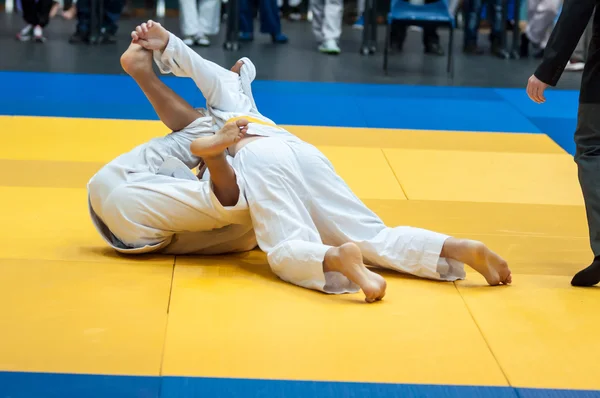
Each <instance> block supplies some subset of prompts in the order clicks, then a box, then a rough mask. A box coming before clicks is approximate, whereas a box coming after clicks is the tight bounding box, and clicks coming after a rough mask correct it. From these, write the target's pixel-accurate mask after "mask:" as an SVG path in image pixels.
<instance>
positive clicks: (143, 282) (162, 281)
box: [0, 72, 600, 398]
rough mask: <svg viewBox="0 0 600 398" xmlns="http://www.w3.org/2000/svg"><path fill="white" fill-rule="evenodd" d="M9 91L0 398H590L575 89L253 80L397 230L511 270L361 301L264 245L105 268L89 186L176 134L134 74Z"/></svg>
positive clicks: (0, 216) (590, 330)
mask: <svg viewBox="0 0 600 398" xmlns="http://www.w3.org/2000/svg"><path fill="white" fill-rule="evenodd" d="M165 81H166V82H167V83H168V84H169V85H170V86H171V87H173V88H174V89H175V90H176V91H178V92H180V93H182V94H183V96H184V97H185V98H186V99H188V100H189V101H190V102H192V103H193V104H194V105H197V106H202V105H203V103H202V99H201V98H200V96H199V94H198V93H197V92H196V90H195V87H194V86H193V85H192V84H191V82H189V81H187V80H184V79H176V78H165ZM0 86H1V87H3V88H4V89H3V90H1V91H0V114H1V115H3V116H0V134H1V139H2V145H0V204H1V206H0V220H2V229H1V230H0V231H1V232H0V241H1V242H2V244H1V245H0V312H1V314H2V316H0V397H11V398H14V397H61V398H62V397H165V398H166V397H323V398H330V397H331V398H333V397H356V398H362V397H382V398H386V397H461V398H462V397H520V398H525V397H563V396H565V397H596V396H600V377H599V375H600V373H599V370H598V369H599V368H598V359H599V358H600V343H599V340H598V333H599V330H600V311H599V309H600V290H599V289H598V288H591V289H578V288H573V287H571V286H570V284H569V282H570V278H571V276H572V275H573V274H574V273H575V272H577V271H578V270H579V269H581V268H582V267H584V266H586V265H587V264H588V263H589V261H590V260H591V258H592V253H591V251H590V249H589V244H588V238H587V236H588V235H587V226H586V222H585V211H584V207H583V200H582V196H581V192H580V189H579V186H578V183H577V172H576V166H575V164H574V162H573V158H572V155H571V154H570V152H572V149H573V148H572V146H570V145H571V144H570V140H571V139H572V134H573V131H574V117H575V115H576V105H577V102H576V101H577V93H574V92H559V91H554V92H550V93H549V95H548V97H549V101H548V103H547V104H545V105H542V106H534V104H530V103H529V102H528V101H527V99H526V97H525V93H524V92H523V91H522V90H496V89H472V88H444V87H437V88H436V87H408V86H372V85H351V84H313V83H287V82H256V83H255V85H254V90H255V96H256V101H257V103H258V106H259V109H260V110H261V111H262V112H263V113H264V114H265V115H267V116H268V117H270V118H272V119H273V120H275V121H276V122H277V123H279V124H281V125H284V126H285V127H287V128H288V129H289V130H290V131H291V132H293V133H295V134H297V135H298V136H299V137H301V138H303V139H305V140H306V141H308V142H310V143H312V144H314V145H316V146H318V147H319V148H320V149H321V150H322V151H323V152H324V153H325V154H326V155H327V156H328V157H329V158H330V160H331V161H332V163H333V164H334V166H335V168H336V170H337V171H338V173H339V174H340V175H341V176H342V177H343V178H344V179H345V180H346V182H347V183H348V184H349V185H350V187H351V188H352V189H353V190H354V192H355V193H356V194H357V196H359V197H360V198H361V199H362V200H363V201H364V202H365V203H366V204H367V205H368V206H369V207H370V208H372V209H373V210H374V211H375V212H376V213H377V214H379V215H380V216H381V217H382V218H383V220H384V221H385V222H386V223H387V224H388V225H390V226H396V225H412V226H418V227H422V228H427V229H432V230H436V231H439V232H444V233H447V234H450V235H454V236H457V237H469V238H474V239H479V240H482V241H484V242H486V243H487V244H488V245H489V246H490V247H491V248H492V249H494V250H496V251H497V252H498V253H500V254H501V255H502V256H504V257H505V258H506V259H507V260H508V262H509V264H510V267H511V269H512V271H513V275H514V276H513V281H514V283H513V285H512V286H507V287H488V286H486V285H485V281H484V279H483V278H482V277H480V276H479V275H478V274H475V273H473V272H469V273H468V275H467V279H466V280H465V281H459V282H456V283H441V282H433V281H428V280H420V279H416V278H412V277H409V276H405V275H400V274H397V273H393V272H388V271H378V272H381V273H382V274H383V275H384V276H385V277H386V278H387V281H388V290H387V295H386V297H385V299H384V300H383V301H382V302H380V303H377V304H371V305H369V304H366V303H364V301H363V299H362V296H361V294H355V295H343V296H327V295H323V294H320V293H316V292H313V291H309V290H306V289H302V288H299V287H296V286H293V285H290V284H287V283H284V282H282V281H279V280H278V279H277V278H276V277H275V276H274V275H273V274H272V273H271V272H270V270H269V268H268V265H267V263H266V258H265V255H264V254H262V253H261V252H260V251H252V252H248V253H243V254H237V255H226V256H214V257H194V256H189V257H188V256H181V257H180V256H178V257H174V256H164V255H148V256H144V257H126V256H120V255H117V254H116V253H115V252H113V251H112V250H111V249H109V248H108V247H107V246H106V244H105V243H104V242H103V240H102V239H101V238H100V236H99V235H98V234H97V233H96V231H95V229H94V227H93V226H92V223H91V222H90V220H89V218H88V213H87V197H86V190H85V185H86V182H87V180H88V179H89V178H90V177H91V176H92V175H93V174H94V173H95V172H96V171H97V170H98V169H99V168H100V167H102V165H103V164H105V163H106V162H108V161H110V160H111V159H112V158H114V157H116V156H118V155H119V154H121V153H123V152H125V151H128V150H130V149H131V148H133V147H134V146H136V145H138V144H140V143H142V142H144V141H146V140H148V139H150V138H152V137H157V136H161V135H164V134H166V133H168V130H167V129H166V128H165V127H164V126H163V125H162V124H161V123H160V122H159V121H156V120H154V119H156V116H155V115H154V114H153V112H152V108H151V107H150V106H149V104H147V103H146V101H145V99H144V97H143V95H142V94H141V92H139V90H138V89H137V88H136V87H135V85H134V83H133V82H132V81H130V79H128V78H127V77H125V76H96V75H59V74H53V75H50V74H47V75H44V74H33V73H32V74H28V73H8V72H5V73H0ZM28 86H30V87H32V89H31V90H26V89H23V87H28ZM33 88H35V89H33ZM82 88H85V89H82Z"/></svg>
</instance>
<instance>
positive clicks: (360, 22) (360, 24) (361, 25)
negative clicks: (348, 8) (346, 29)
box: [352, 0, 366, 30]
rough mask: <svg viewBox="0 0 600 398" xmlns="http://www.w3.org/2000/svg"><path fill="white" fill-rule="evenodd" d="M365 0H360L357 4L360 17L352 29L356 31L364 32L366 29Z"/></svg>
mask: <svg viewBox="0 0 600 398" xmlns="http://www.w3.org/2000/svg"><path fill="white" fill-rule="evenodd" d="M365 3H366V2H365V0H358V1H357V4H356V6H357V7H356V10H357V14H358V17H357V19H356V22H354V25H352V28H354V29H358V30H362V29H363V28H364V25H365V18H364V15H363V14H364V13H365Z"/></svg>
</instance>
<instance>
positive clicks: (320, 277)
mask: <svg viewBox="0 0 600 398" xmlns="http://www.w3.org/2000/svg"><path fill="white" fill-rule="evenodd" d="M132 36H133V39H134V40H133V42H134V43H139V44H140V45H142V46H143V47H145V48H147V49H151V50H153V51H154V59H155V61H156V63H157V64H158V66H159V68H160V69H161V71H162V72H163V73H168V72H173V73H174V74H175V75H178V76H189V77H192V79H194V81H195V82H196V84H197V85H198V87H199V88H200V90H201V91H202V92H203V94H204V95H205V97H206V99H207V104H208V110H209V112H210V113H211V114H212V115H213V116H214V117H215V119H216V120H215V121H216V123H217V125H218V126H219V127H220V126H225V127H227V126H228V123H231V120H240V119H246V120H248V121H250V123H249V124H248V126H247V135H248V137H247V138H243V139H242V140H241V141H240V137H241V135H240V134H239V133H238V132H235V131H234V130H231V129H226V128H224V129H222V130H220V131H219V132H217V134H215V135H213V136H206V137H200V138H198V139H197V140H195V141H194V143H192V152H193V153H195V154H196V155H199V156H203V157H204V159H206V160H207V163H208V159H213V160H214V159H215V158H220V159H221V162H220V163H218V162H216V161H211V163H212V165H213V166H214V167H211V165H210V164H209V169H210V171H211V172H214V171H217V170H220V169H230V170H231V174H232V175H233V174H235V176H236V177H234V178H237V180H238V183H239V186H240V190H241V192H242V193H243V194H244V195H245V196H246V198H247V201H248V205H249V207H250V214H251V217H252V222H253V226H254V229H255V233H256V237H257V241H258V244H259V246H260V248H261V249H262V250H263V251H265V252H266V253H267V255H268V261H269V265H270V266H271V269H272V270H273V271H274V272H275V273H276V274H277V275H278V276H279V277H280V278H281V279H283V280H286V281H288V282H291V283H294V284H296V285H299V286H303V287H306V288H310V289H315V290H320V291H323V292H326V293H344V292H353V291H357V290H358V287H360V288H361V289H362V290H363V291H364V293H365V295H366V299H367V301H375V300H378V299H381V298H382V297H383V295H384V294H385V281H384V280H383V278H381V276H379V275H377V274H375V273H373V272H371V271H370V270H368V269H367V268H366V267H365V265H364V263H363V258H364V260H365V261H366V262H367V263H368V264H372V265H376V266H380V267H385V268H389V269H394V270H397V271H400V272H404V273H409V274H412V275H416V276H420V277H424V278H430V279H436V280H456V279H462V278H464V276H465V272H464V267H463V263H468V264H470V265H471V266H473V267H474V268H475V269H476V270H478V271H479V272H481V273H482V274H483V275H484V276H485V277H486V279H487V280H488V282H489V283H490V284H494V285H496V284H500V283H510V282H511V276H510V270H509V269H508V267H507V265H506V262H505V261H504V260H502V259H501V258H500V257H499V256H497V255H496V254H495V253H493V252H491V251H490V250H489V249H488V248H487V247H485V245H483V244H481V243H479V242H473V241H466V240H458V239H454V238H451V237H449V236H447V235H443V234H439V233H436V232H432V231H426V230H423V229H418V228H411V227H396V228H389V227H387V226H385V224H384V223H383V222H382V221H381V220H380V219H379V217H377V215H375V214H374V213H373V212H372V211H371V210H369V209H368V208H367V207H366V206H365V205H364V204H363V203H362V202H361V201H360V200H359V199H358V198H357V197H356V196H355V195H354V194H353V193H352V191H351V190H350V188H349V187H348V186H347V185H346V184H345V183H344V181H343V180H342V179H341V178H340V177H339V176H338V175H337V174H336V173H335V171H334V169H333V167H332V165H331V163H330V162H329V161H328V160H327V159H326V158H325V156H324V155H323V154H322V153H321V152H320V151H318V150H317V149H316V148H315V147H313V146H312V145H310V144H308V143H305V142H303V141H302V140H300V139H299V138H297V137H295V136H294V135H292V134H290V133H289V132H287V131H285V130H283V129H281V128H279V127H277V126H276V125H275V124H274V123H273V122H272V121H271V120H269V119H267V118H265V117H264V116H262V115H261V114H260V113H259V112H258V110H257V108H256V105H255V104H254V101H253V99H252V94H251V91H250V83H251V81H252V80H253V79H254V77H255V73H256V72H255V69H254V66H253V65H252V63H251V62H250V61H249V60H248V59H242V60H241V62H240V63H238V64H237V65H236V67H234V70H237V71H239V72H240V74H239V75H238V74H237V73H234V72H232V71H227V70H225V69H223V68H220V67H219V66H217V65H215V64H214V63H212V62H209V61H206V60H204V59H203V58H202V57H200V55H198V54H197V53H195V52H194V51H192V50H191V49H189V48H188V47H187V46H185V45H184V44H183V43H182V42H181V40H180V39H178V38H177V37H176V36H174V35H173V34H170V33H169V32H167V31H166V30H164V28H162V27H161V26H160V25H159V24H157V23H155V22H152V21H149V22H148V23H147V24H142V25H140V26H139V27H138V28H136V31H135V32H132ZM228 120H229V122H228ZM227 147H230V148H229V149H230V151H231V153H232V154H234V155H235V158H234V160H233V163H232V164H231V165H229V164H228V163H227V162H226V161H225V160H224V157H225V154H224V150H225V149H226V148H227Z"/></svg>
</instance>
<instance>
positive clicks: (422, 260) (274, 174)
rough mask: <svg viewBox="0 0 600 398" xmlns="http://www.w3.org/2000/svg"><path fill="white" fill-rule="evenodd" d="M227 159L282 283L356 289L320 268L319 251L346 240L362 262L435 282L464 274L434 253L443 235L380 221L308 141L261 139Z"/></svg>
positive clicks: (322, 252) (460, 266) (458, 265)
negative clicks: (362, 258) (357, 250)
mask: <svg viewBox="0 0 600 398" xmlns="http://www.w3.org/2000/svg"><path fill="white" fill-rule="evenodd" d="M233 165H234V168H235V170H236V172H237V173H238V174H237V175H238V179H241V180H242V184H243V186H244V191H245V193H246V198H247V200H248V205H249V207H250V215H251V216H252V222H253V225H254V231H255V233H256V238H257V241H258V245H259V247H260V248H261V249H262V250H263V251H265V252H266V253H267V258H268V261H269V265H270V266H271V269H272V270H273V272H274V273H275V274H277V275H278V276H279V277H280V278H281V279H283V280H284V281H287V282H291V283H293V284H296V285H299V286H302V287H305V288H309V289H314V290H320V291H323V292H326V293H344V292H355V291H357V290H358V287H357V286H356V285H354V284H353V283H351V282H350V281H349V280H348V279H347V278H346V277H344V276H342V275H341V274H338V273H327V274H329V275H325V273H324V272H323V261H324V259H325V253H326V252H327V250H329V249H330V248H331V247H332V246H339V245H342V244H344V243H347V242H354V243H356V244H357V245H358V246H359V247H360V249H361V251H362V253H363V256H364V260H365V262H366V263H367V264H370V265H376V266H380V267H384V268H389V269H392V270H395V271H399V272H403V273H408V274H411V275H416V276H419V277H423V278H429V279H436V280H447V281H453V280H456V279H462V278H464V277H465V272H464V265H463V264H462V263H458V262H456V261H453V260H450V261H446V260H445V259H443V258H440V253H441V250H442V246H443V244H444V242H445V241H446V239H448V236H447V235H443V234H439V233H436V232H431V231H426V230H423V229H419V228H412V227H396V228H388V227H386V226H385V224H384V223H383V222H382V221H381V219H380V218H379V217H378V216H377V215H376V214H375V213H373V212H372V211H371V210H369V208H367V207H366V206H365V205H364V204H363V203H362V202H361V201H360V199H358V198H357V197H356V196H355V195H354V193H353V192H352V191H351V190H350V188H349V187H348V186H347V185H346V183H345V182H344V181H343V180H342V178H340V177H339V176H338V175H337V174H336V173H335V170H334V169H333V166H332V165H331V163H330V162H329V160H328V159H327V158H326V157H325V156H324V155H323V154H322V153H321V152H320V151H319V150H318V149H317V148H315V147H314V146H312V145H310V144H308V143H305V142H303V141H301V140H299V139H289V140H286V139H285V138H279V137H268V138H261V139H258V140H255V141H254V142H251V143H249V144H247V145H246V146H245V147H243V148H242V149H241V150H240V151H239V152H238V153H237V154H236V156H235V158H234V160H233Z"/></svg>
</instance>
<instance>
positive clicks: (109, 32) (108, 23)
mask: <svg viewBox="0 0 600 398" xmlns="http://www.w3.org/2000/svg"><path fill="white" fill-rule="evenodd" d="M98 1H103V2H104V16H103V17H102V26H101V27H100V36H99V37H98V38H97V40H98V43H110V44H112V43H116V40H115V34H116V33H117V30H118V29H119V26H118V25H117V24H118V22H119V18H120V17H121V11H123V7H124V6H125V1H124V0H98ZM91 6H92V5H91V0H77V29H76V31H75V33H74V34H73V35H72V36H71V38H70V39H69V42H70V43H72V44H78V43H89V42H90V38H91V37H92V36H91V33H92V32H90V24H91ZM94 34H95V32H94Z"/></svg>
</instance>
